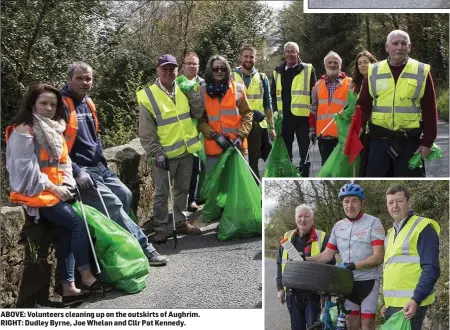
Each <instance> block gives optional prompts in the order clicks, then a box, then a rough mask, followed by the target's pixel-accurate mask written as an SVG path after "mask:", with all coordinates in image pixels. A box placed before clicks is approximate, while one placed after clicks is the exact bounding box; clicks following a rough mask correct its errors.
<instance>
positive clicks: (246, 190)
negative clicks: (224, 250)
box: [218, 148, 262, 241]
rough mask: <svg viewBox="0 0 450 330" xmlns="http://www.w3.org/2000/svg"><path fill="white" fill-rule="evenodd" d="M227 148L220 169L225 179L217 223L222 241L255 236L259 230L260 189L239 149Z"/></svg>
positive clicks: (260, 214) (260, 227) (260, 221)
mask: <svg viewBox="0 0 450 330" xmlns="http://www.w3.org/2000/svg"><path fill="white" fill-rule="evenodd" d="M229 150H231V151H230V152H231V155H229V156H228V157H227V162H226V166H225V168H224V170H223V172H222V176H223V177H225V179H226V180H225V181H226V182H227V190H226V192H227V197H226V201H225V206H224V210H223V213H222V217H221V219H220V223H219V231H218V239H219V240H221V241H224V240H229V239H239V238H246V237H252V236H258V235H261V232H262V210H261V198H262V197H261V190H260V189H259V188H258V185H257V184H256V182H255V180H254V179H253V176H252V174H251V172H250V170H249V169H248V166H247V164H246V163H245V161H244V160H243V159H242V157H241V156H240V155H239V154H238V153H239V151H237V150H236V149H235V148H229Z"/></svg>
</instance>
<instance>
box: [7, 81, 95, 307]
mask: <svg viewBox="0 0 450 330" xmlns="http://www.w3.org/2000/svg"><path fill="white" fill-rule="evenodd" d="M65 128H66V122H65V121H64V105H63V100H62V98H61V94H60V92H59V91H58V90H57V89H56V88H54V87H53V86H50V85H45V84H39V85H35V86H32V87H31V88H30V89H29V91H28V94H27V95H26V97H25V100H24V102H23V104H22V106H21V108H20V110H19V112H18V113H17V115H16V117H15V118H14V124H13V125H11V126H8V127H7V128H6V141H7V145H6V168H7V169H8V174H9V182H10V185H11V194H10V199H11V202H13V203H16V204H19V205H22V206H23V208H24V209H25V211H26V212H27V214H28V215H30V216H32V217H33V218H34V221H35V222H37V221H38V220H42V221H51V222H53V223H55V224H56V225H57V227H58V229H59V230H60V233H61V241H60V251H59V254H58V269H59V272H60V279H61V281H62V301H63V304H64V305H65V306H69V305H72V304H75V303H79V302H82V301H85V300H86V297H87V295H86V294H85V293H83V292H82V291H81V290H89V289H91V290H90V291H95V292H99V291H101V290H102V285H101V283H100V282H98V281H97V280H96V278H95V277H94V276H93V275H92V272H91V270H90V266H89V241H88V236H87V230H86V225H85V222H84V220H83V219H82V218H81V217H80V216H78V214H77V213H76V212H75V210H74V209H73V208H72V207H71V206H70V205H69V204H68V203H67V201H69V200H72V199H73V195H72V192H71V190H72V189H74V188H75V180H74V178H73V176H72V167H71V161H70V158H69V155H68V149H67V145H66V142H65V140H64V137H63V135H62V133H63V132H64V130H65ZM75 263H76V264H77V270H78V271H79V272H80V274H81V283H80V284H79V285H78V288H77V287H76V286H75Z"/></svg>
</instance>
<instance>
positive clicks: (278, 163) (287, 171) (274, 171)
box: [264, 115, 300, 178]
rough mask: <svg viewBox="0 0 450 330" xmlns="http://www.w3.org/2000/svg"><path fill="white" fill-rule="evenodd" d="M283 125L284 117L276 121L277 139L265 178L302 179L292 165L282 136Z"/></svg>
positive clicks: (271, 152) (270, 155)
mask: <svg viewBox="0 0 450 330" xmlns="http://www.w3.org/2000/svg"><path fill="white" fill-rule="evenodd" d="M282 125H283V116H281V115H280V116H278V117H277V118H276V119H275V132H276V133H277V137H276V138H275V141H273V143H272V150H271V151H270V154H269V157H268V159H267V166H266V169H265V171H264V177H265V178H292V177H294V178H295V177H300V172H299V171H298V169H297V168H296V167H295V166H294V165H293V164H292V162H291V159H290V158H289V153H288V151H287V149H286V145H285V144H284V140H283V137H282V134H281V131H282Z"/></svg>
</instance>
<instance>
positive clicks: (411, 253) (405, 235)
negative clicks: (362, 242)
mask: <svg viewBox="0 0 450 330" xmlns="http://www.w3.org/2000/svg"><path fill="white" fill-rule="evenodd" d="M386 202H387V208H388V211H389V214H390V215H391V217H392V219H393V220H394V221H393V227H392V228H391V229H389V231H388V234H387V235H386V238H385V241H384V245H385V255H384V271H383V295H384V307H383V308H382V310H381V315H383V317H385V318H386V319H389V318H390V317H391V316H392V315H393V314H394V313H396V312H398V311H403V314H404V315H405V318H406V319H408V320H411V329H412V330H420V329H422V322H423V320H424V318H425V313H426V311H427V308H428V307H429V306H430V305H431V304H432V303H434V301H435V299H436V297H435V292H434V285H435V284H436V282H437V280H438V279H439V276H440V267H439V231H440V227H439V224H438V223H437V222H436V221H434V220H432V219H429V218H425V217H422V216H417V215H415V214H414V211H413V210H412V208H411V206H412V202H411V199H410V193H409V189H408V188H407V187H406V186H404V185H402V184H396V185H393V186H391V187H389V188H388V190H387V192H386Z"/></svg>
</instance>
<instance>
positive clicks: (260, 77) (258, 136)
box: [233, 46, 276, 177]
mask: <svg viewBox="0 0 450 330" xmlns="http://www.w3.org/2000/svg"><path fill="white" fill-rule="evenodd" d="M240 61H241V64H242V66H240V67H237V68H235V69H234V70H233V79H234V81H237V82H241V83H244V85H245V89H246V91H247V98H248V103H249V104H250V107H251V109H252V110H253V125H252V129H251V131H250V134H249V135H248V138H247V139H248V162H249V164H250V167H251V168H252V170H253V172H255V174H256V175H257V176H258V177H259V169H258V160H259V159H260V158H262V159H263V160H266V159H267V157H268V156H269V153H270V149H271V144H270V139H269V136H270V138H271V139H274V138H275V137H276V134H275V129H274V124H273V118H272V115H273V112H272V99H271V97H270V83H269V79H268V78H267V76H266V75H265V74H264V73H263V72H260V71H258V70H257V69H256V68H255V62H256V49H255V48H254V47H250V46H244V47H242V48H241V57H240Z"/></svg>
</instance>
